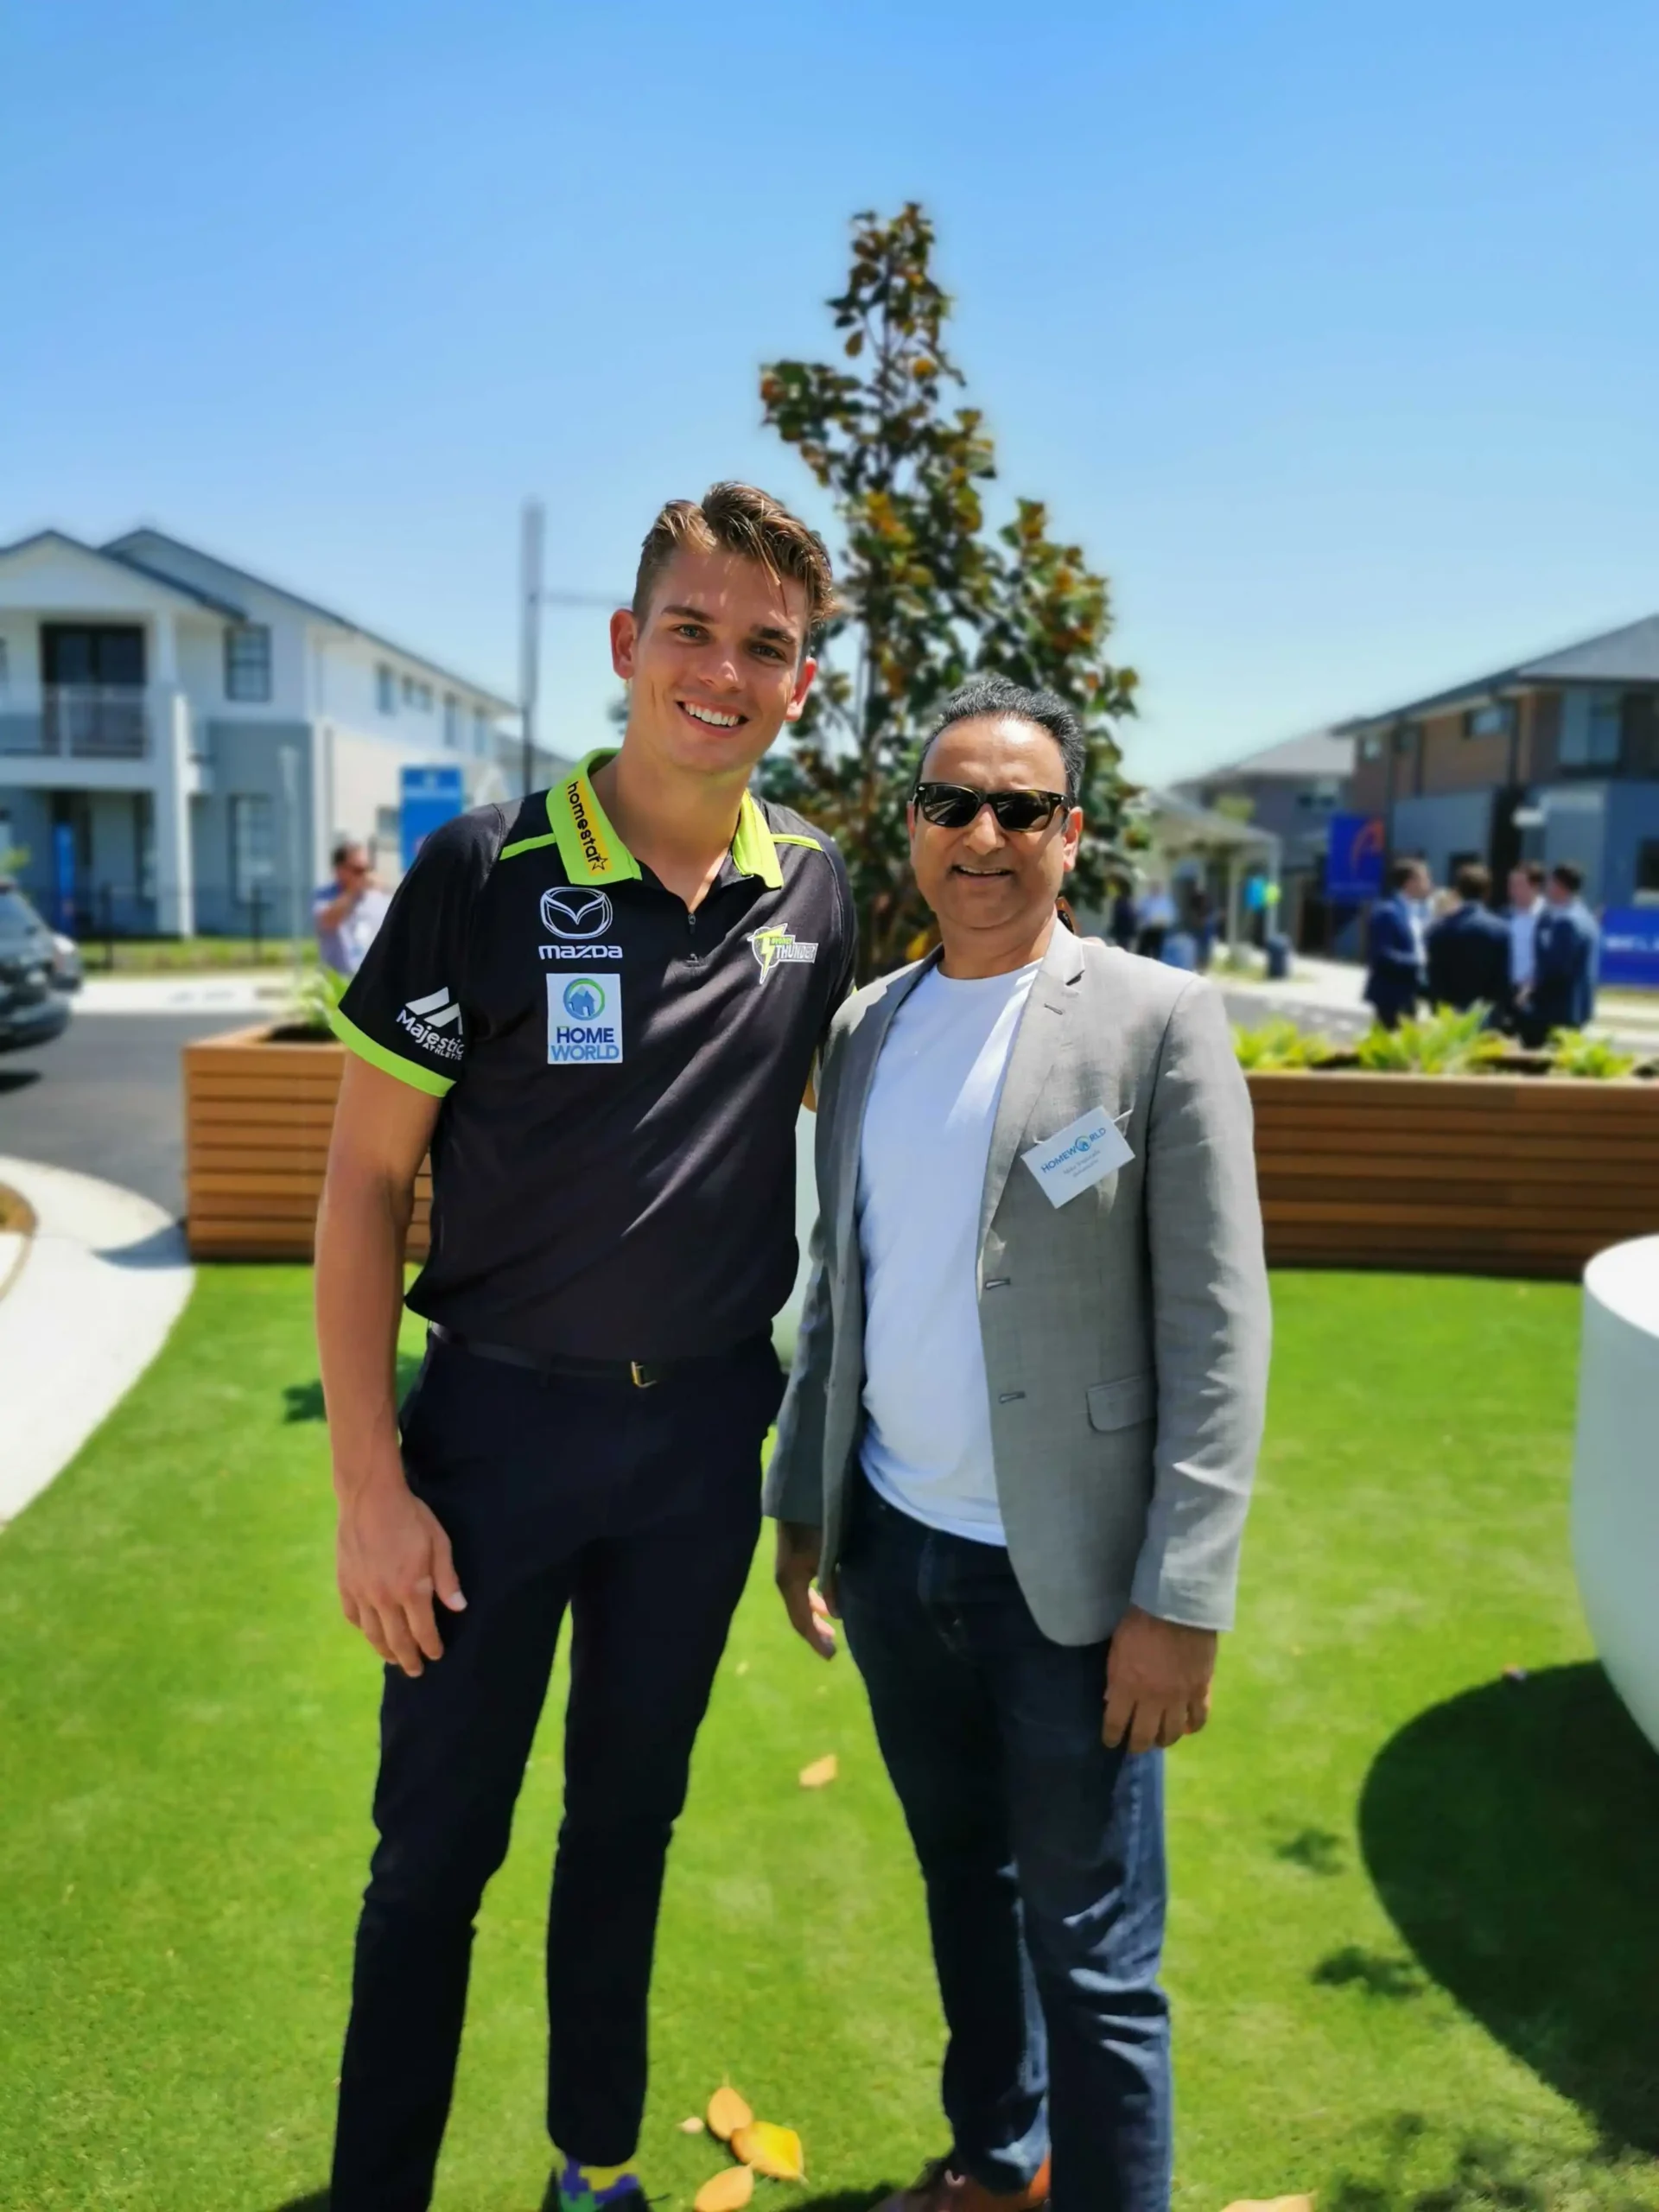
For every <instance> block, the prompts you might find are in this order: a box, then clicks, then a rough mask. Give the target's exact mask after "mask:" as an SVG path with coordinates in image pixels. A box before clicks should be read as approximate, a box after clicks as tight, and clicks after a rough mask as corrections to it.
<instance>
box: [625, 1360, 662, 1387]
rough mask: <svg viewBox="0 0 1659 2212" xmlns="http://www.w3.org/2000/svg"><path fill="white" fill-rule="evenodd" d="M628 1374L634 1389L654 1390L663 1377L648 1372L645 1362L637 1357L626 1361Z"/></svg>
mask: <svg viewBox="0 0 1659 2212" xmlns="http://www.w3.org/2000/svg"><path fill="white" fill-rule="evenodd" d="M628 1375H629V1378H630V1380H631V1381H632V1384H633V1387H634V1389H636V1390H654V1389H656V1388H657V1385H658V1383H660V1382H661V1381H662V1379H663V1378H662V1376H660V1375H652V1374H650V1373H648V1372H647V1370H646V1368H645V1362H644V1361H643V1360H639V1359H631V1360H630V1361H629V1362H628Z"/></svg>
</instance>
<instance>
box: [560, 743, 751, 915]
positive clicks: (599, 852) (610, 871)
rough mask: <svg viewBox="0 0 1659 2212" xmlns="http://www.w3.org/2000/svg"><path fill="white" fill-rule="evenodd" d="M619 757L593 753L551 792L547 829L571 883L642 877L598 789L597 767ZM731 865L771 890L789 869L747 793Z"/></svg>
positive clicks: (740, 815)
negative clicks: (595, 781) (785, 868)
mask: <svg viewBox="0 0 1659 2212" xmlns="http://www.w3.org/2000/svg"><path fill="white" fill-rule="evenodd" d="M613 757H614V755H613V751H612V750H611V749H610V748H607V749H606V750H604V751H602V752H597V753H589V754H588V757H587V759H586V760H583V761H582V762H581V763H579V765H578V766H576V767H575V768H574V769H573V770H572V771H571V772H570V774H569V776H567V777H566V778H565V779H564V781H563V783H562V784H556V785H554V786H553V788H552V790H551V791H549V793H548V795H547V821H548V827H549V828H550V829H551V831H552V832H553V837H554V841H555V842H556V844H557V846H558V849H559V858H560V859H561V860H562V861H563V862H564V871H565V874H567V875H568V876H569V879H570V880H571V882H572V883H626V882H627V881H629V880H632V881H634V882H638V881H639V861H637V860H635V858H634V857H633V855H632V853H631V852H630V851H629V850H628V849H627V847H626V845H625V844H624V843H623V842H622V840H621V839H620V837H619V836H617V834H616V832H615V830H614V829H613V828H612V827H611V823H610V820H609V817H607V814H606V812H605V810H604V808H603V807H602V806H601V804H600V803H599V798H598V796H597V794H596V793H595V791H594V783H593V776H594V769H595V768H598V767H602V766H603V765H604V764H605V762H606V761H607V760H611V759H613ZM732 864H733V866H734V868H736V869H737V870H738V872H739V873H740V874H742V875H758V876H759V877H760V880H761V882H762V883H764V884H765V885H766V887H767V889H768V890H769V891H776V890H778V889H779V888H780V887H781V886H782V884H783V880H784V872H783V870H782V868H780V867H779V864H778V848H777V846H776V845H775V844H774V843H773V842H772V831H771V830H770V829H768V828H767V826H766V816H765V815H764V814H763V813H762V812H761V811H760V808H759V806H757V805H756V804H755V801H754V796H753V792H751V791H745V792H744V794H743V804H742V807H741V810H739V813H738V817H737V829H736V832H735V834H734V836H733V838H732Z"/></svg>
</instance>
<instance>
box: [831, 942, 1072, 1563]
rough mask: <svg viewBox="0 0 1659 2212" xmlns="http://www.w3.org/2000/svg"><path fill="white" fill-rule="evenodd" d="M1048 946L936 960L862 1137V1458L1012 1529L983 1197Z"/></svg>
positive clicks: (943, 1507)
mask: <svg viewBox="0 0 1659 2212" xmlns="http://www.w3.org/2000/svg"><path fill="white" fill-rule="evenodd" d="M1041 964H1042V963H1040V961H1033V963H1032V964H1031V966H1029V967H1028V968H1020V969H1015V970H1014V972H1013V973H1012V974H1010V975H1007V976H984V977H982V978H975V979H972V980H968V979H957V978H953V977H951V976H942V975H941V974H940V973H939V971H938V969H937V968H933V969H930V970H929V972H928V973H927V974H926V975H925V976H924V977H923V978H922V980H921V982H919V983H918V984H917V986H916V988H914V990H912V992H911V994H910V996H909V997H908V998H907V999H906V1001H905V1002H904V1004H903V1005H902V1006H901V1007H899V1011H898V1013H897V1014H895V1015H894V1016H893V1024H892V1027H890V1028H889V1029H888V1031H887V1040H886V1042H885V1043H884V1045H883V1046H882V1048H881V1057H880V1059H879V1060H878V1061H877V1063H876V1068H875V1075H874V1080H873V1081H872V1083H871V1085H870V1096H869V1102H868V1105H867V1106H866V1108H865V1111H864V1130H863V1137H862V1141H861V1147H860V1152H859V1172H858V1235H859V1244H860V1247H861V1251H862V1254H863V1260H864V1376H865V1380H864V1407H865V1411H866V1413H867V1414H868V1425H867V1428H866V1432H865V1437H864V1446H863V1463H864V1471H865V1473H866V1474H867V1475H868V1478H869V1480H870V1484H871V1486H872V1488H873V1489H874V1490H875V1491H876V1492H877V1493H878V1495H879V1496H880V1497H884V1498H886V1500H887V1503H888V1504H890V1505H893V1506H896V1507H897V1508H898V1509H899V1511H900V1512H901V1513H907V1514H909V1515H910V1516H911V1518H912V1520H916V1521H920V1522H923V1523H925V1526H927V1527H928V1528H930V1529H944V1531H945V1532H946V1533H947V1534H948V1535H953V1536H969V1537H972V1538H974V1539H976V1541H979V1542H981V1543H987V1544H1001V1543H1002V1542H1004V1541H1006V1540H1005V1538H1004V1536H1003V1533H1002V1516H1001V1509H1000V1508H999V1506H998V1504H997V1497H996V1470H995V1463H994V1462H993V1459H992V1457H991V1414H990V1403H989V1397H988V1389H987V1385H986V1381H985V1355H984V1351H983V1350H982V1346H981V1344H980V1336H979V1298H978V1291H977V1284H976V1273H977V1264H978V1256H979V1251H978V1248H979V1206H980V1199H981V1197H982V1193H983V1190H984V1185H985V1163H986V1160H987V1157H988V1154H989V1152H990V1148H991V1129H992V1125H993V1124H994V1123H995V1120H996V1106H997V1100H998V1098H999V1097H1000V1096H1001V1090H1002V1078H1003V1076H1004V1074H1005V1073H1006V1072H1007V1065H1008V1054H1009V1052H1011V1050H1012V1049H1013V1046H1014V1033H1015V1031H1016V1030H1017V1029H1018V1028H1019V1027H1020V1014H1021V1012H1022V1011H1023V1009H1024V1007H1025V1003H1026V1000H1027V997H1028V996H1029V995H1030V991H1031V986H1032V982H1033V978H1034V977H1035V976H1036V974H1037V970H1038V969H1039V967H1040V966H1041Z"/></svg>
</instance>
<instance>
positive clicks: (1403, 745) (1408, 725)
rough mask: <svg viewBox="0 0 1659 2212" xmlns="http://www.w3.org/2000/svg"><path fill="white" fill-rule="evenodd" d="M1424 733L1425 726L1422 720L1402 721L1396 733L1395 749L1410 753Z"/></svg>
mask: <svg viewBox="0 0 1659 2212" xmlns="http://www.w3.org/2000/svg"><path fill="white" fill-rule="evenodd" d="M1422 734H1423V726H1422V724H1421V722H1402V723H1401V724H1400V726H1399V728H1397V729H1396V730H1395V733H1394V749H1395V752H1396V753H1409V752H1410V750H1411V748H1412V747H1413V746H1414V745H1415V744H1416V743H1417V741H1418V740H1419V739H1420V738H1421V735H1422Z"/></svg>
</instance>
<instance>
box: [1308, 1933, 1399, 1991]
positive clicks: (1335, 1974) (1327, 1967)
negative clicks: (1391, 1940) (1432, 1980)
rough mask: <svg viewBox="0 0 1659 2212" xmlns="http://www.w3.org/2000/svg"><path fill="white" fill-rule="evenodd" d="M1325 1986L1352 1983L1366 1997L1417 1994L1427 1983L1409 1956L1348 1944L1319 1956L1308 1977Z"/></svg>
mask: <svg viewBox="0 0 1659 2212" xmlns="http://www.w3.org/2000/svg"><path fill="white" fill-rule="evenodd" d="M1308 1978H1309V1980H1312V1981H1317V1982H1319V1984H1320V1985H1321V1986H1323V1987H1325V1988H1326V1989H1348V1988H1351V1987H1352V1986H1354V1985H1355V1984H1357V1985H1358V1986H1359V1987H1360V1988H1361V1989H1363V1991H1364V1993H1365V1994H1366V1995H1367V1996H1368V1997H1393V1998H1402V1997H1421V1995H1422V1993H1423V1992H1424V1990H1425V1989H1426V1988H1427V1986H1428V1985H1427V1982H1426V1981H1425V1980H1423V1977H1422V1976H1421V1974H1419V1973H1418V1971H1417V1969H1416V1967H1414V1966H1413V1964H1412V1963H1411V1961H1410V1960H1409V1959H1390V1958H1388V1957H1386V1956H1385V1955H1383V1953H1382V1952H1381V1951H1363V1950H1362V1949H1361V1948H1360V1947H1359V1945H1358V1944H1357V1943H1348V1944H1345V1945H1344V1948H1342V1949H1341V1950H1340V1951H1332V1954H1331V1955H1330V1957H1329V1958H1328V1959H1321V1960H1320V1961H1319V1964H1318V1966H1316V1967H1314V1969H1313V1973H1312V1974H1311V1975H1310V1976H1309V1977H1308Z"/></svg>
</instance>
